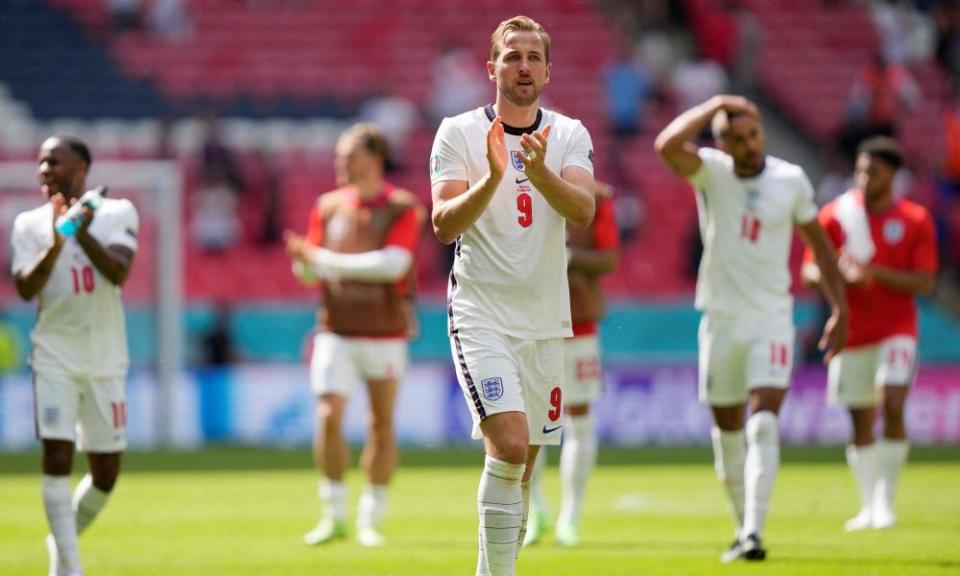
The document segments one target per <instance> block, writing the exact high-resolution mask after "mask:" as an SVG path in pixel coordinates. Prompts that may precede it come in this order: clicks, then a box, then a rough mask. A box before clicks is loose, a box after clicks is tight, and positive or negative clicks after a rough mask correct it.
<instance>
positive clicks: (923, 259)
mask: <svg viewBox="0 0 960 576" xmlns="http://www.w3.org/2000/svg"><path fill="white" fill-rule="evenodd" d="M918 224H919V230H918V232H919V234H917V244H916V249H915V250H914V251H913V266H914V269H915V270H919V271H922V272H931V273H936V272H937V267H938V266H937V233H936V230H935V229H934V225H933V218H931V217H930V214H929V213H925V214H924V218H923V220H921V221H920V222H919V223H918Z"/></svg>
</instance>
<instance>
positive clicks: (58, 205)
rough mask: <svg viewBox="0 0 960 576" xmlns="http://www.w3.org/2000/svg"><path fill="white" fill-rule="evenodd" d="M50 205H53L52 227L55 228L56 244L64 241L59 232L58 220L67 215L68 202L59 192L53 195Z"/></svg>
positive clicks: (54, 237)
mask: <svg viewBox="0 0 960 576" xmlns="http://www.w3.org/2000/svg"><path fill="white" fill-rule="evenodd" d="M50 204H52V205H53V221H52V222H51V223H50V225H51V226H52V227H53V239H54V241H55V242H59V241H62V240H63V239H64V237H63V234H60V232H59V231H58V230H57V218H60V217H61V216H63V215H64V214H66V213H67V202H66V200H65V199H64V197H63V194H60V193H59V192H58V193H56V194H52V195H51V196H50Z"/></svg>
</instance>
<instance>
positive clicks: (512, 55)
mask: <svg viewBox="0 0 960 576" xmlns="http://www.w3.org/2000/svg"><path fill="white" fill-rule="evenodd" d="M487 72H488V75H489V78H490V80H491V81H492V82H494V83H495V84H496V86H497V96H496V100H495V102H494V103H493V104H491V105H488V106H485V107H482V108H477V109H475V110H471V111H468V112H465V113H463V114H461V115H459V116H455V117H453V118H446V119H444V121H443V123H442V124H441V125H440V128H439V130H438V132H437V136H436V139H435V140H434V144H433V151H432V155H431V158H430V176H431V181H432V184H433V188H432V194H433V229H434V233H435V234H436V235H437V238H439V239H440V241H441V242H443V243H445V244H450V243H456V250H455V254H456V258H455V260H454V264H453V269H452V270H451V272H450V283H449V291H448V299H449V305H448V312H449V314H448V316H449V319H448V328H449V333H450V346H451V351H452V355H453V360H454V364H455V367H456V372H457V379H458V380H459V382H460V386H461V388H462V389H463V394H464V398H465V400H466V402H467V406H468V408H469V410H470V413H471V415H472V416H473V422H474V430H473V432H474V437H475V438H481V437H482V438H483V440H484V449H485V451H486V460H485V464H484V469H483V474H482V476H481V478H480V487H479V490H478V494H477V501H478V510H479V515H480V553H479V557H478V562H477V573H478V574H491V575H512V574H514V573H515V570H516V558H517V555H518V554H519V546H520V544H521V542H522V541H523V527H524V526H525V524H526V513H527V510H528V504H529V485H528V481H529V479H530V472H531V470H532V466H530V467H528V466H527V463H528V462H532V460H533V459H534V458H535V457H536V455H537V450H538V448H539V445H541V444H558V443H559V441H560V432H561V428H562V423H561V421H560V417H561V415H562V414H563V387H562V382H563V339H564V338H566V337H569V336H571V335H572V331H571V320H570V295H569V290H568V287H567V278H566V269H567V255H566V247H565V241H566V223H567V221H568V220H569V221H570V222H571V223H572V224H574V225H575V226H579V227H585V226H587V225H589V224H590V222H591V221H592V220H593V216H594V210H595V204H594V197H593V186H594V182H593V165H592V161H591V155H592V145H591V142H590V136H589V134H588V133H587V130H586V129H585V128H584V127H583V125H582V124H581V123H580V122H578V121H576V120H573V119H571V118H568V117H566V116H563V115H561V114H557V113H556V112H553V111H550V110H546V109H543V108H541V107H540V93H541V91H542V90H543V88H544V86H545V85H546V84H547V83H548V82H549V80H550V37H549V36H548V35H547V33H546V32H545V31H544V30H543V28H542V27H541V26H540V25H539V24H537V23H536V22H534V21H533V20H531V19H530V18H527V17H525V16H517V17H514V18H511V19H509V20H505V21H503V22H501V23H500V25H499V26H498V27H497V29H496V30H495V31H494V33H493V35H492V37H491V40H490V61H489V62H487Z"/></svg>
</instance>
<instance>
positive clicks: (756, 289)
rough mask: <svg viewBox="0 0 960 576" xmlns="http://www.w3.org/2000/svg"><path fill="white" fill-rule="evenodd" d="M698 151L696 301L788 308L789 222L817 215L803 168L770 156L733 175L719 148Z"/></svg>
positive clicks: (747, 308)
mask: <svg viewBox="0 0 960 576" xmlns="http://www.w3.org/2000/svg"><path fill="white" fill-rule="evenodd" d="M699 155H700V159H701V160H702V161H703V165H702V166H701V167H700V169H699V170H698V171H697V172H696V174H694V175H693V176H691V177H690V182H691V184H693V186H694V188H696V191H697V209H698V212H699V217H700V235H701V238H703V258H702V260H701V262H700V272H699V277H698V279H697V298H696V306H697V308H698V309H700V310H705V311H707V312H723V313H744V314H750V313H760V314H764V313H791V312H792V310H793V297H792V296H791V295H790V267H789V259H790V246H791V244H792V241H793V225H794V223H796V224H806V223H808V222H810V221H811V220H813V219H814V218H816V217H817V206H816V204H814V201H813V194H814V191H813V186H812V185H811V184H810V180H809V179H808V178H807V175H806V174H805V173H804V171H803V168H801V167H799V166H797V165H795V164H791V163H789V162H786V161H784V160H781V159H779V158H775V157H773V156H767V157H766V164H765V166H764V168H763V170H762V171H761V172H760V173H759V174H757V175H756V176H753V177H750V178H741V177H739V176H737V174H736V173H734V171H733V158H731V157H730V156H729V155H727V154H725V153H723V152H721V151H720V150H716V149H713V148H700V150H699Z"/></svg>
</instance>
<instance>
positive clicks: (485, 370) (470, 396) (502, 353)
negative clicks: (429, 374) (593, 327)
mask: <svg viewBox="0 0 960 576" xmlns="http://www.w3.org/2000/svg"><path fill="white" fill-rule="evenodd" d="M450 348H451V351H452V353H453V363H454V365H455V366H456V372H457V381H459V382H460V388H461V390H463V396H464V398H465V399H466V401H467V406H468V407H469V409H470V414H471V416H473V437H474V438H475V439H478V440H479V439H480V438H482V437H483V434H482V432H481V430H480V422H481V421H482V420H485V419H486V418H487V417H488V416H490V415H492V414H499V413H501V412H523V413H525V414H526V416H527V425H528V427H529V429H530V444H543V445H553V446H556V445H557V444H560V434H561V428H562V421H561V420H560V417H561V416H562V415H563V339H562V338H552V339H547V340H521V339H519V338H513V337H511V336H507V335H505V334H498V333H496V332H492V331H486V330H470V331H466V332H464V331H460V332H458V333H454V334H451V335H450Z"/></svg>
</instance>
